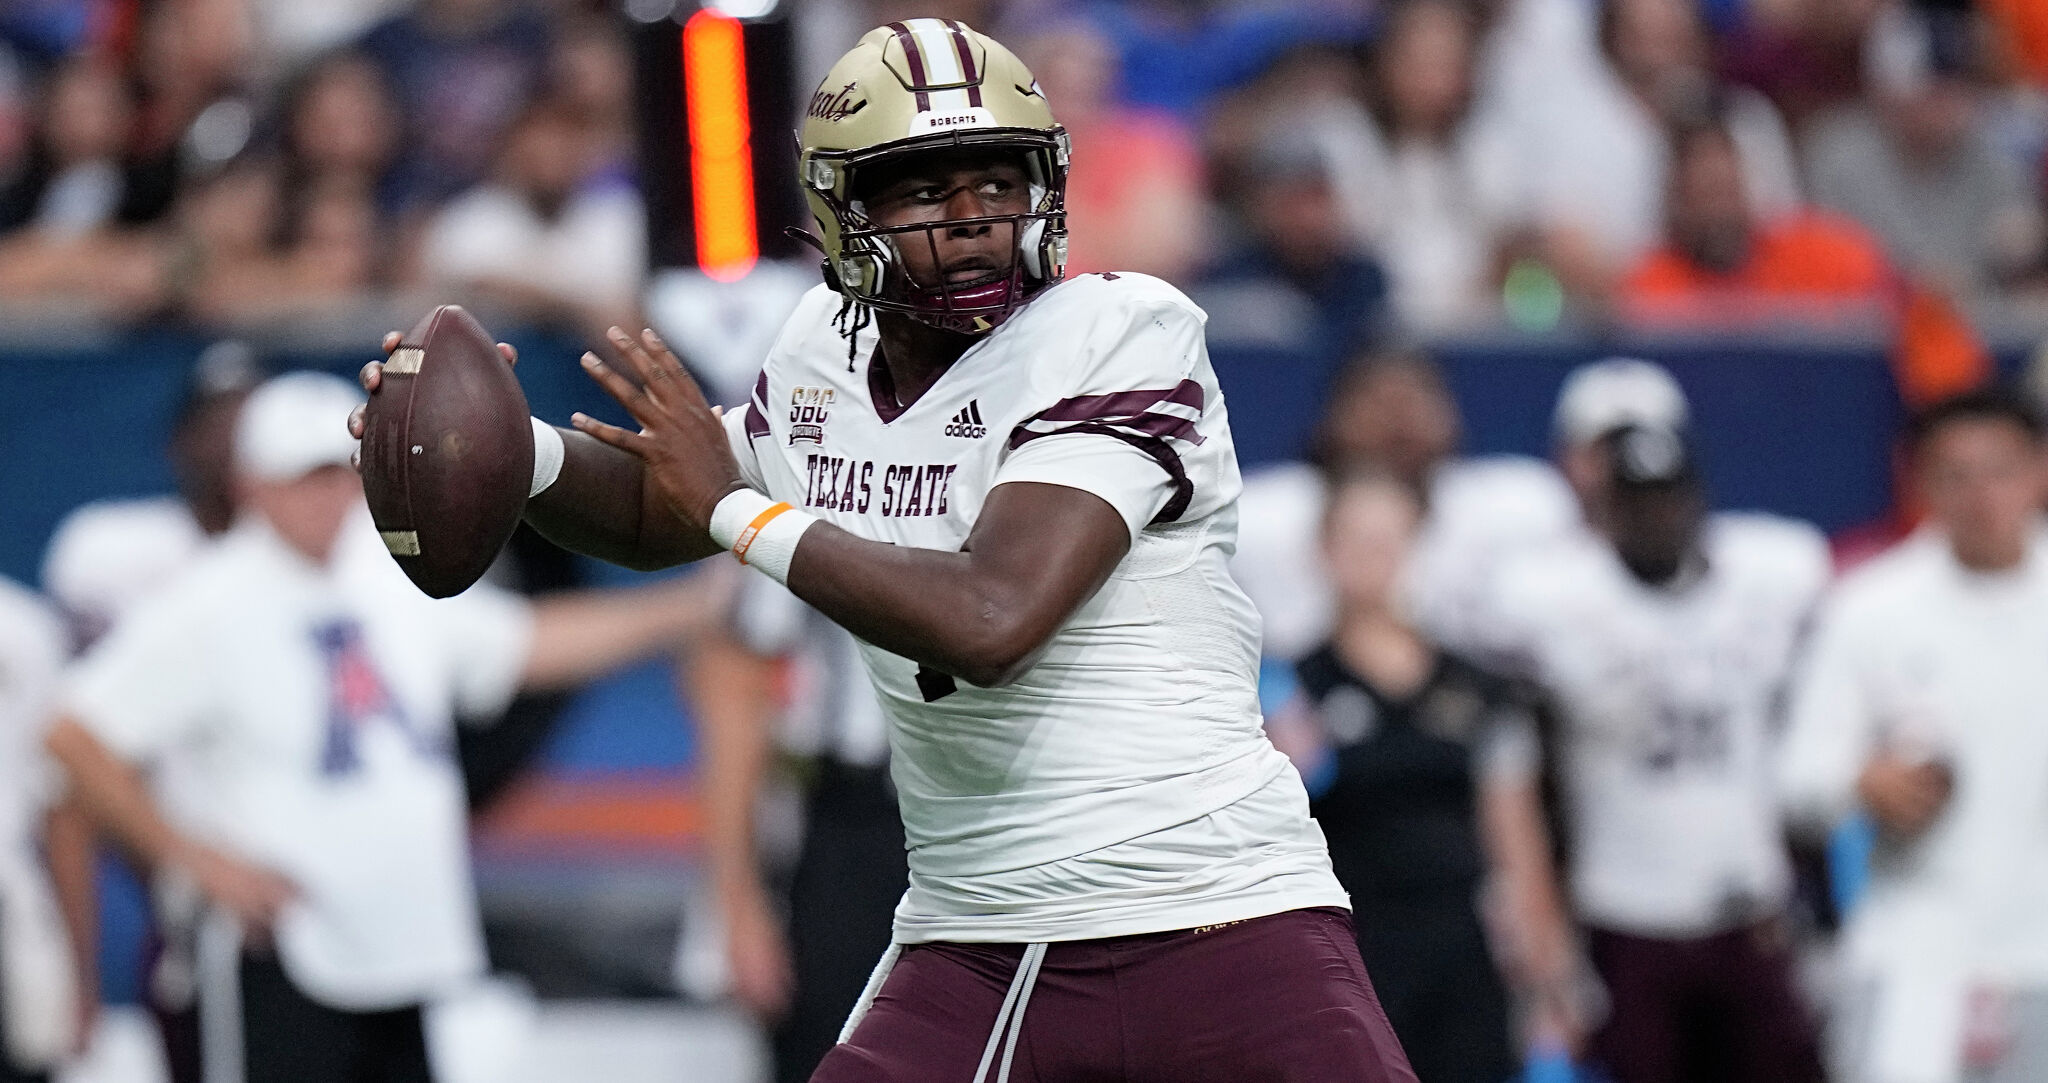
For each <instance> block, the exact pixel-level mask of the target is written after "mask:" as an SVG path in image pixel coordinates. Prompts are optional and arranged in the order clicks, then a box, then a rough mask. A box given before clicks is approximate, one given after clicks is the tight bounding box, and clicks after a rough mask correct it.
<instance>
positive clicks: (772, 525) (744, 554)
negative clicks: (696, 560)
mask: <svg viewBox="0 0 2048 1083" xmlns="http://www.w3.org/2000/svg"><path fill="white" fill-rule="evenodd" d="M817 521H818V519H817V517H816V516H814V515H808V514H805V513H804V512H801V511H798V510H796V509H795V508H793V507H791V506H790V505H789V504H787V503H784V502H783V501H780V500H770V499H769V498H768V497H766V496H764V495H762V494H761V493H759V492H757V491H755V490H753V489H735V490H733V491H732V492H730V493H727V494H725V498H724V499H722V500H720V501H719V502H718V506H717V507H716V508H713V509H712V511H711V522H710V524H709V526H710V532H711V539H712V540H713V541H716V542H717V543H718V544H720V545H722V546H724V547H726V548H727V549H729V550H731V551H732V555H734V556H736V557H738V558H740V563H742V564H747V565H751V566H753V567H755V568H759V569H760V570H761V571H762V572H764V573H766V574H767V576H768V578H770V579H773V580H775V581H776V582H778V583H781V584H783V585H785V586H787V585H788V583H789V565H790V562H791V561H792V560H794V559H796V543H797V542H798V541H799V540H800V539H801V538H802V537H803V536H804V531H806V530H809V529H810V528H811V524H812V523H815V522H817Z"/></svg>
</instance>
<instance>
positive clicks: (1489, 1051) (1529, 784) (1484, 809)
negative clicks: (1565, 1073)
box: [1267, 471, 1582, 1083]
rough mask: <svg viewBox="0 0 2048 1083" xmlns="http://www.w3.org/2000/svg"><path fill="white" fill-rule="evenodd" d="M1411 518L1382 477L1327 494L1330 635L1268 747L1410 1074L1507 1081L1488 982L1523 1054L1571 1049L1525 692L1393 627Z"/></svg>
mask: <svg viewBox="0 0 2048 1083" xmlns="http://www.w3.org/2000/svg"><path fill="white" fill-rule="evenodd" d="M1421 522H1422V507H1421V504H1420V501H1419V499H1418V498H1417V497H1416V495H1415V492H1414V490H1412V489H1410V488H1409V487H1408V486H1407V484H1406V483H1404V482H1402V481H1400V480H1398V479H1396V478H1394V477H1393V476H1392V475H1390V474H1386V473H1383V472H1366V471H1353V472H1349V473H1346V474H1343V475H1340V476H1339V477H1338V478H1337V479H1336V480H1334V481H1333V482H1332V484H1331V492H1330V499H1329V504H1328V508H1327V510H1326V511H1325V512H1324V518H1323V526H1322V545H1323V550H1324V554H1325V557H1326V560H1327V563H1328V566H1329V568H1330V570H1331V586H1332V589H1333V591H1334V592H1335V594H1336V596H1337V613H1338V616H1337V622H1336V628H1335V630H1334V632H1333V634H1332V637H1331V638H1330V639H1329V640H1328V641H1327V642H1325V643H1324V644H1323V645H1322V646H1320V647H1318V648H1317V649H1316V650H1315V651H1313V652H1312V653H1310V654H1309V655H1308V656H1307V657H1305V658H1303V659H1302V660H1301V661H1299V662H1298V663H1296V665H1295V672H1296V674H1297V677H1298V679H1299V681H1300V685H1301V692H1300V694H1299V696H1298V697H1297V698H1296V699H1295V700H1294V701H1293V702H1292V703H1290V704H1289V705H1288V707H1286V708H1284V709H1282V711H1280V712H1279V713H1278V714H1277V715H1276V716H1275V717H1274V718H1273V719H1272V720H1271V721H1270V722H1269V723H1268V724H1267V732H1268V733H1269V734H1270V735H1271V736H1272V737H1273V741H1274V743H1275V744H1276V745H1278V746H1279V747H1280V749H1281V750H1282V751H1284V752H1286V753H1288V755H1289V757H1290V758H1292V759H1293V760H1294V762H1295V765H1296V767H1297V768H1299V769H1300V771H1301V773H1302V777H1303V779H1304V780H1305V781H1306V782H1307V784H1308V788H1309V795H1310V798H1311V803H1310V805H1309V811H1310V812H1311V813H1312V814H1313V815H1314V816H1315V817H1316V819H1317V821H1318V822H1320V823H1321V824H1322V826H1323V834H1324V836H1325V837H1327V838H1328V839H1329V840H1330V860H1331V864H1332V866H1333V867H1334V868H1335V869H1336V872H1337V879H1338V881H1339V882H1341V883H1342V884H1343V885H1344V889H1345V890H1346V891H1348V892H1350V893H1351V905H1352V908H1353V912H1354V913H1355V914H1356V915H1357V926H1358V940H1359V953H1360V954H1361V955H1362V956H1364V958H1365V961H1366V966H1368V967H1370V968H1371V970H1372V973H1373V977H1374V982H1375V986H1376V988H1377V989H1378V990H1379V994H1380V1002H1381V1003H1382V1004H1383V1005H1385V1006H1386V1010H1387V1018H1388V1019H1389V1020H1390V1021H1391V1022H1392V1023H1393V1025H1394V1032H1395V1033H1396V1034H1397V1035H1399V1036H1400V1038H1401V1045H1402V1048H1404V1049H1406V1050H1407V1051H1408V1058H1409V1062H1410V1063H1411V1064H1413V1065H1414V1066H1415V1073H1416V1076H1417V1077H1418V1078H1420V1079H1426V1080H1430V1081H1432V1083H1502V1081H1503V1080H1506V1079H1508V1078H1509V1077H1511V1076H1513V1075H1514V1074H1515V1073H1516V1072H1517V1070H1518V1069H1519V1066H1520V1064H1521V1052H1522V1048H1521V1047H1522V1044H1523V1043H1522V1042H1521V1041H1517V1037H1518V1035H1517V1034H1516V1031H1517V1029H1518V1028H1517V1025H1516V1021H1515V1020H1514V1019H1513V1018H1512V1013H1511V1010H1510V1001H1509V997H1508V990H1507V988H1506V987H1505V986H1504V984H1503V981H1502V976H1503V973H1505V974H1507V975H1508V976H1509V977H1510V978H1511V979H1512V980H1513V982H1514V984H1515V985H1516V986H1517V990H1516V991H1517V992H1518V993H1520V994H1521V999H1522V1002H1523V1004H1524V1005H1525V1007H1526V1018H1525V1019H1524V1020H1523V1023H1524V1024H1525V1028H1524V1029H1526V1030H1527V1032H1528V1033H1527V1035H1526V1037H1527V1038H1528V1039H1529V1040H1530V1044H1531V1045H1538V1044H1542V1045H1556V1046H1569V1045H1572V1044H1574V1043H1575V1042H1576V1040H1577V1038H1578V1037H1579V1034H1578V1031H1579V1028H1580V1026H1581V1023H1582V1012H1581V1011H1580V1008H1579V1005H1578V1004H1577V1002H1576V995H1575V983H1574V982H1573V980H1572V979H1573V975H1574V973H1575V971H1576V966H1575V962H1574V960H1575V958H1576V953H1575V952H1574V950H1573V948H1572V945H1571V940H1570V931H1569V929H1568V927H1567V925H1566V917H1565V914H1564V911H1563V907H1562V900H1561V897H1560V893H1559V890H1558V885H1557V878H1556V870H1555V869H1554V868H1553V866H1552V864H1551V857H1550V842H1549V833H1548V830H1547V828H1546V827H1545V825H1544V820H1543V809H1542V803H1541V799H1540V795H1539V793H1538V787H1537V778H1538V757H1539V752H1538V749H1537V744H1536V741H1537V737H1536V723H1535V718H1534V715H1533V711H1532V708H1531V705H1530V703H1529V701H1528V699H1527V697H1526V696H1524V695H1522V694H1520V693H1518V692H1517V690H1516V689H1514V688H1513V687H1512V686H1511V685H1510V684H1509V683H1508V682H1506V681H1504V680H1501V679H1499V678H1497V677H1495V676H1493V675H1492V674H1489V673H1487V672H1485V671H1484V670H1481V669H1479V668H1478V667H1476V666H1474V665H1472V664H1471V663H1470V662H1467V661H1465V660H1464V659H1463V658H1460V657H1458V656H1457V655H1456V654H1453V653H1450V652H1447V651H1444V650H1442V649H1440V648H1439V647H1438V646H1437V645H1436V644H1434V643H1433V642H1431V641H1430V640H1429V639H1428V638H1427V637H1425V636H1423V635H1421V634H1420V633H1418V632H1416V631H1415V630H1414V628H1413V627H1411V626H1410V625H1409V623H1408V621H1407V619H1406V617H1405V616H1404V615H1403V614H1402V612H1401V604H1400V601H1399V599H1398V597H1397V595H1398V584H1399V580H1400V576H1401V574H1402V571H1403V566H1404V564H1405V562H1406V559H1407V556H1408V553H1409V552H1410V551H1411V550H1412V548H1413V546H1414V543H1415V540H1416V537H1417V534H1418V531H1419V530H1420V527H1421ZM1482 911H1491V912H1492V913H1491V915H1490V916H1492V917H1493V918H1494V919H1495V920H1494V921H1493V922H1492V924H1493V926H1494V928H1495V929H1496V930H1497V935H1496V936H1494V937H1491V938H1490V937H1489V936H1488V935H1487V934H1488V929H1487V925H1488V922H1487V921H1486V920H1485V918H1486V917H1488V916H1489V915H1488V914H1484V913H1482ZM1489 941H1491V944H1490V943H1489ZM1497 957H1498V965H1497V964H1496V958H1497Z"/></svg>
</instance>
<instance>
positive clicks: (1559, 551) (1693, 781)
mask: <svg viewBox="0 0 2048 1083" xmlns="http://www.w3.org/2000/svg"><path fill="white" fill-rule="evenodd" d="M1702 543H1703V547H1704V550H1705V555H1706V561H1705V569H1704V571H1702V572H1700V573H1698V575H1696V576H1694V577H1691V578H1689V579H1688V580H1687V581H1684V582H1681V583H1679V584H1676V585H1673V586H1671V587H1663V588H1660V587H1651V586H1647V585H1645V584H1643V583H1642V582H1640V581H1639V580H1637V579H1636V578H1635V577H1634V576H1633V575H1631V574H1630V573H1629V571H1628V569H1627V568H1626V567H1624V566H1623V565H1622V563H1621V561H1620V559H1619V558H1618V557H1617V556H1615V554H1614V550H1613V547H1612V546H1611V545H1610V544H1609V543H1608V542H1607V541H1606V540H1605V539H1603V538H1601V537H1599V536H1597V535H1595V534H1593V533H1592V532H1591V531H1581V532H1579V533H1578V534H1576V535H1575V536H1574V537H1573V538H1571V539H1570V540H1567V541H1563V542H1560V543H1558V544H1557V545H1555V546H1552V547H1550V548H1549V549H1547V550H1545V551H1542V552H1540V553H1530V554H1528V555H1527V556H1525V557H1524V558H1522V559H1520V560H1518V561H1517V562H1515V563H1514V564H1513V565H1511V566H1510V567H1509V568H1508V569H1505V570H1504V572H1503V574H1502V577H1501V607H1502V619H1503V620H1504V621H1505V622H1506V624H1507V629H1508V631H1509V632H1510V635H1509V636H1508V639H1509V641H1510V642H1512V643H1514V644H1515V645H1516V651H1517V654H1518V655H1519V656H1520V657H1521V659H1522V661H1523V663H1524V664H1525V665H1526V667H1527V670H1528V675H1529V676H1531V677H1533V678H1535V679H1536V680H1537V681H1538V682H1539V683H1540V684H1542V685H1543V686H1544V687H1545V688H1546V689H1547V690H1548V691H1549V692H1550V694H1551V695H1552V696H1553V697H1554V698H1555V700H1556V703H1557V707H1558V710H1559V713H1560V715H1561V716H1562V726H1561V732H1560V739H1559V741H1558V742H1557V749H1556V753H1557V754H1558V755H1559V756H1561V757H1562V761H1561V764H1560V767H1561V776H1562V779H1563V784H1564V796H1565V802H1566V815H1567V817H1568V824H1569V829H1570V831H1571V833H1572V839H1573V847H1574V856H1573V868H1572V870H1571V886H1572V892H1573V895H1574V897H1575V901H1576V902H1577V904H1578V907H1579V910H1580V913H1581V914H1582V915H1583V917H1584V918H1585V920H1586V921H1588V922H1589V923H1591V924H1594V925H1599V926H1603V927H1607V928H1612V929H1616V930H1619V931H1623V932H1630V933H1635V934H1637V935H1648V936H1694V935H1703V934H1705V933H1710V932H1713V931H1716V930H1718V929H1720V928H1723V927H1725V926H1726V924H1727V923H1729V922H1730V921H1741V920H1752V919H1754V917H1755V916H1756V915H1757V913H1758V912H1759V911H1760V910H1767V909H1768V908H1772V907H1775V906H1777V905H1779V904H1781V903H1782V902H1783V901H1784V898H1785V896H1786V894H1787V892H1788V891H1789V889H1790V884H1791V872H1790V868H1789V865H1788V862H1787V860H1786V857H1785V854H1784V847H1783V844H1782V841H1781V834H1780V820H1779V816H1778V812H1777V802H1776V797H1775V788H1774V787H1775V777H1774V775H1775V771H1774V763H1773V759H1772V757H1773V749H1774V748H1775V745H1776V729H1777V726H1778V720H1779V715H1780V709H1781V699H1782V696H1783V693H1784V688H1785V682H1786V680H1787V676H1788V672H1789V670H1790V668H1791V665H1792V662H1793V656H1794V653H1795V651H1796V649H1797V646H1798V644H1799V642H1800V639H1801V637H1802V635H1803V631H1804V628H1805V625H1806V622H1807V620H1808V618H1809V615H1810V613H1811V612H1812V609H1813V607H1814V605H1815V604H1816V602H1817V601H1818V598H1819V596H1820V592H1821V591H1822V589H1823V588H1824V587H1825V585H1826V583H1827V580H1828V576H1829V571H1830V563H1829V556H1828V549H1827V543H1826V540H1825V539H1824V538H1822V537H1821V535H1820V533H1819V532H1818V531H1816V530H1814V529H1813V528H1812V527H1809V526H1806V525H1805V524H1802V523H1794V522H1790V521H1787V520H1779V519H1770V518H1766V517H1763V516H1751V515H1720V516H1714V517H1713V518H1711V519H1710V520H1709V522H1708V525H1707V527H1706V532H1705V536H1704V538H1703V539H1702Z"/></svg>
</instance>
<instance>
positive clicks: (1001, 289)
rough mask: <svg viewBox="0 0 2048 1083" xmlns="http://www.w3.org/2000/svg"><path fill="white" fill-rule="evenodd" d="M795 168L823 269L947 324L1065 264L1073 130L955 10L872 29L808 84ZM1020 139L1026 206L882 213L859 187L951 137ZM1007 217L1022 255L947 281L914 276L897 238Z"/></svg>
mask: <svg viewBox="0 0 2048 1083" xmlns="http://www.w3.org/2000/svg"><path fill="white" fill-rule="evenodd" d="M797 141H798V143H799V145H800V154H799V157H798V164H797V171H798V175H799V177H800V180H801V183H802V186H803V191H804V199H805V201H806V202H808V203H809V204H810V208H811V215H812V217H813V218H815V219H816V221H817V226H818V241H819V243H820V247H822V248H823V249H824V253H825V280H826V281H827V282H828V283H830V284H832V286H833V287H834V288H835V289H837V290H838V291H839V292H840V293H842V294H844V295H845V296H846V297H847V298H848V299H850V300H852V301H853V302H855V303H857V304H861V305H867V306H870V307H873V308H877V309H886V310H890V311H894V312H902V313H906V314H908V315H910V316H911V317H913V318H915V319H918V320H921V321H923V322H925V323H929V324H931V325H933V326H936V327H943V328H946V329H948V330H954V331H960V332H964V333H968V334H975V333H979V332H983V331H987V330H989V329H991V328H993V327H994V326H996V325H997V324H999V323H1001V322H1002V321H1003V319H1005V318H1006V317H1008V316H1009V314H1010V313H1011V312H1012V311H1014V310H1015V309H1016V307H1017V306H1018V305H1020V304H1022V303H1023V302H1024V301H1026V300H1028V299H1029V298H1030V297H1031V295H1032V294H1034V293H1036V292H1037V291H1038V290H1040V289H1043V288H1045V287H1046V286H1048V285H1051V284H1052V283H1054V282H1057V281H1059V280H1060V277H1061V276H1062V275H1063V274H1064V273H1065V271H1066V261H1067V222H1066V209H1065V207H1066V185H1067V162H1068V158H1069V155H1070V144H1069V142H1068V139H1067V132H1066V129H1064V128H1062V127H1060V126H1059V124H1058V123H1057V122H1055V121H1054V120H1053V117H1052V110H1051V108H1050V107H1049V106H1048V105H1047V104H1046V101H1045V95H1044V94H1043V93H1041V92H1040V91H1039V89H1038V81H1037V80H1036V79H1033V78H1032V76H1031V72H1030V71H1029V70H1027V69H1026V68H1025V67H1024V64H1023V62H1022V61H1020V60H1018V59H1017V57H1016V56H1015V55H1014V54H1012V53H1011V52H1010V50H1008V49H1006V48H1004V47H1003V46H1002V44H1001V43H1000V42H997V41H996V40H995V39H993V38H990V37H988V36H986V35H983V34H980V33H977V32H976V31H974V30H972V29H969V28H968V27H967V26H966V25H964V24H962V23H959V22H955V21H953V20H950V19H908V20H905V21H903V22H898V23H890V24H888V25H887V26H881V27H877V28H875V29H873V30H870V31H868V32H867V34H866V35H864V36H863V37H862V38H861V39H860V43H859V44H858V45H855V46H854V47H853V50H852V51H851V52H848V53H847V54H846V55H845V56H843V57H840V58H839V62H838V63H837V64H834V65H833V66H832V70H831V71H830V72H829V73H827V74H826V76H825V80H824V82H823V83H821V84H820V85H819V87H818V90H817V93H815V94H813V95H811V100H810V104H809V107H808V108H807V109H806V110H805V114H804V122H803V127H802V129H801V130H800V131H799V132H798V134H797ZM953 147H996V148H1004V149H1012V150H1015V151H1016V152H1017V153H1018V154H1019V155H1020V156H1021V157H1022V159H1023V162H1024V167H1025V171H1026V173H1027V175H1028V176H1029V177H1030V184H1031V192H1030V195H1031V210H1029V211H1027V212H1025V213H1023V214H1008V215H994V216H989V217H985V218H966V219H950V220H946V221H941V222H921V223H917V224H915V225H910V226H899V227H888V228H885V227H879V226H876V225H875V224H874V223H873V222H872V221H870V220H869V219H868V217H867V215H866V214H865V213H864V212H863V209H862V207H861V205H860V202H859V199H858V198H857V197H856V196H855V194H854V193H855V191H856V188H855V185H854V180H853V179H854V177H855V176H856V175H858V174H859V172H860V171H861V170H862V169H865V168H868V167H870V166H872V165H874V164H875V163H877V162H879V161H882V160H886V159H891V158H895V157H898V156H901V155H906V154H915V153H919V152H925V151H931V150H938V149H945V148H953ZM998 223H1007V224H1008V226H1009V228H1010V229H1011V230H1012V235H1013V236H1014V237H1015V238H1016V240H1017V259H1016V261H1015V266H1014V267H1013V269H1012V271H1011V273H1010V274H1009V275H1008V276H1006V277H1005V278H1003V279H1001V280H999V281H994V282H986V283H975V284H970V285H967V286H963V287H957V288H948V287H946V286H944V285H943V284H941V285H937V286H927V285H923V284H920V283H917V282H913V281H911V280H910V276H909V275H908V274H906V273H905V272H904V270H903V267H902V260H901V258H900V257H899V255H898V252H899V249H898V247H897V246H898V245H901V244H906V243H925V244H931V245H933V246H934V256H935V257H936V241H935V240H933V236H934V234H933V231H935V230H942V229H946V228H950V227H958V226H962V225H967V226H976V225H982V224H991V225H994V224H998Z"/></svg>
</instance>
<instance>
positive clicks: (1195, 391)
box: [1032, 380, 1203, 421]
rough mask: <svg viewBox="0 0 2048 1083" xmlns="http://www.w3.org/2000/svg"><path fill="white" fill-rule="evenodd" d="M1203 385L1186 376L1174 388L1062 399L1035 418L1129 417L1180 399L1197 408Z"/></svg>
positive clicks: (1093, 418)
mask: <svg viewBox="0 0 2048 1083" xmlns="http://www.w3.org/2000/svg"><path fill="white" fill-rule="evenodd" d="M1202 399H1203V396H1202V385H1201V384H1198V383H1196V382H1195V381H1193V380H1182V381H1181V382H1180V385H1179V386H1178V387H1174V388H1172V389H1171V390H1168V389H1160V390H1156V391H1118V392H1116V393H1114V394H1109V395H1080V396H1076V397H1074V398H1071V399H1061V400H1060V401H1058V402H1056V403H1053V404H1052V406H1050V407H1049V408H1047V409H1046V410H1044V411H1042V412H1041V413H1039V414H1038V416H1037V417H1035V418H1033V419H1032V420H1034V421H1093V420H1097V419H1102V418H1115V417H1129V416H1131V415H1133V414H1139V413H1143V412H1144V411H1146V410H1150V409H1151V408H1153V407H1154V406H1157V405H1159V404H1161V403H1167V402H1171V403H1177V404H1179V405H1181V406H1186V407H1188V408H1190V409H1193V410H1200V409H1201V408H1202Z"/></svg>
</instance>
